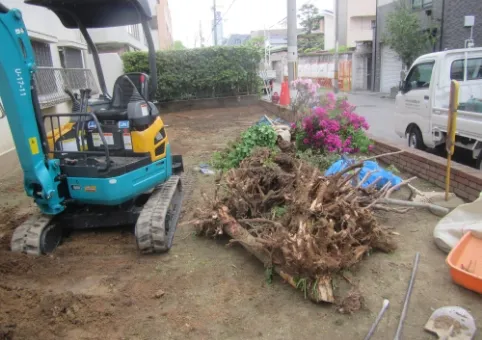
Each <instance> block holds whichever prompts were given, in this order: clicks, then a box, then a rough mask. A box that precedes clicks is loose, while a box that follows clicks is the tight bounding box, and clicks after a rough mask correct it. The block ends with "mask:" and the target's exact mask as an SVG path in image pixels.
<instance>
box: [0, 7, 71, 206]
mask: <svg viewBox="0 0 482 340" xmlns="http://www.w3.org/2000/svg"><path fill="white" fill-rule="evenodd" d="M0 41H1V42H2V52H1V53H0V98H1V99H2V103H3V106H4V109H5V113H6V117H7V119H8V123H9V125H10V130H11V132H12V137H13V141H14V143H15V148H16V151H17V154H18V159H19V161H20V165H21V166H22V169H23V172H24V186H25V191H26V193H27V195H28V196H31V197H33V198H34V200H35V202H36V203H37V205H38V206H39V207H40V209H41V210H42V212H43V213H45V214H51V215H55V214H58V213H60V212H62V211H63V210H64V206H63V205H62V201H63V198H61V197H59V194H58V190H57V188H58V184H59V175H60V167H59V160H57V159H47V157H46V152H47V150H46V148H47V146H46V144H45V138H44V136H43V135H44V132H43V131H44V128H43V121H42V118H41V115H40V107H39V105H38V100H37V98H36V94H35V86H34V82H33V74H34V72H35V60H34V54H33V50H32V46H31V44H30V39H29V37H28V33H27V29H26V27H25V24H24V22H23V20H22V13H21V12H20V11H19V10H18V9H11V10H9V9H7V8H6V7H5V6H4V5H2V4H1V3H0ZM36 112H37V113H36Z"/></svg>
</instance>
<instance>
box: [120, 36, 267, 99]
mask: <svg viewBox="0 0 482 340" xmlns="http://www.w3.org/2000/svg"><path fill="white" fill-rule="evenodd" d="M122 60H123V62H124V72H126V73H127V72H145V73H148V72H149V63H148V59H147V53H146V52H128V53H124V54H123V55H122ZM260 61H261V54H260V52H259V49H256V48H253V47H250V46H236V47H219V46H218V47H209V48H198V49H186V50H170V51H158V52H157V73H158V88H157V94H156V99H157V100H158V101H160V102H166V101H173V100H187V99H194V98H215V97H227V96H236V95H243V94H258V93H259V92H260V87H261V79H260V78H259V76H258V66H259V63H260Z"/></svg>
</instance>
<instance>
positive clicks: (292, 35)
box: [288, 0, 298, 86]
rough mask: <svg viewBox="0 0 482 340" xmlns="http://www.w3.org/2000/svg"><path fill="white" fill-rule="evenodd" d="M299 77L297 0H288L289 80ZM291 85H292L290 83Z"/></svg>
mask: <svg viewBox="0 0 482 340" xmlns="http://www.w3.org/2000/svg"><path fill="white" fill-rule="evenodd" d="M297 77H298V37H297V28H296V0H288V82H289V84H291V82H292V81H293V80H295V79H296V78H297ZM290 86H291V85H290Z"/></svg>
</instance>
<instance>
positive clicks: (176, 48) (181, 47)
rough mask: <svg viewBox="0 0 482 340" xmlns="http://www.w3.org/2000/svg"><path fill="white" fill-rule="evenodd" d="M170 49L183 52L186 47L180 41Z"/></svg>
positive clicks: (174, 43) (175, 42)
mask: <svg viewBox="0 0 482 340" xmlns="http://www.w3.org/2000/svg"><path fill="white" fill-rule="evenodd" d="M172 49H173V50H185V49H186V46H184V44H183V43H182V41H180V40H176V41H174V42H173V43H172Z"/></svg>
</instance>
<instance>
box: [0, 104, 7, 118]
mask: <svg viewBox="0 0 482 340" xmlns="http://www.w3.org/2000/svg"><path fill="white" fill-rule="evenodd" d="M5 116H6V114H5V109H4V107H3V104H2V102H0V119H2V118H5Z"/></svg>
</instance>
